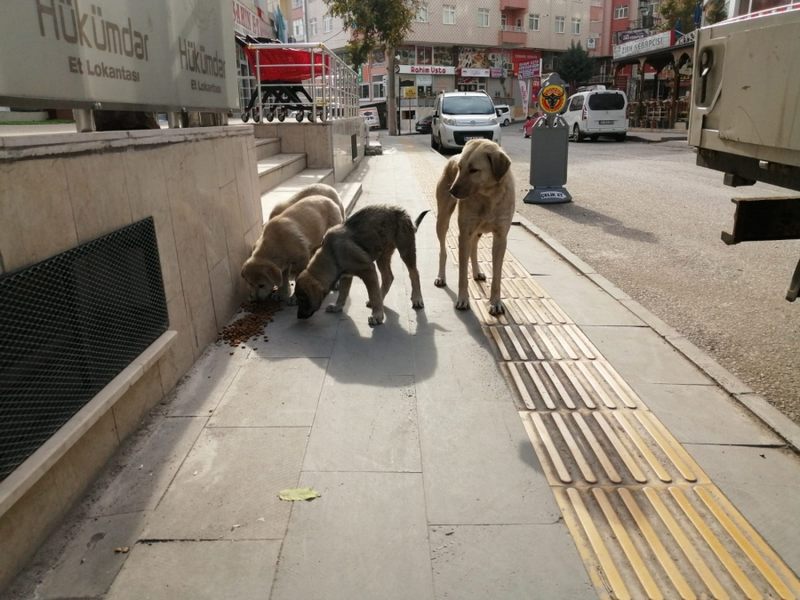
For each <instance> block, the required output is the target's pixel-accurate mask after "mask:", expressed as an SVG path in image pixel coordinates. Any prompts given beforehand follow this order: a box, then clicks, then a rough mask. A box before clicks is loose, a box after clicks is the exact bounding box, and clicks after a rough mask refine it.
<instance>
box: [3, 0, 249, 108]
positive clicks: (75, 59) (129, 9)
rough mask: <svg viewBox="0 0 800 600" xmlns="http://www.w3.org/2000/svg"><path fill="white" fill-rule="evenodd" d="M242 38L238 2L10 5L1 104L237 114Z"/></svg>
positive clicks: (107, 0)
mask: <svg viewBox="0 0 800 600" xmlns="http://www.w3.org/2000/svg"><path fill="white" fill-rule="evenodd" d="M233 31H234V29H233V15H232V11H231V5H230V1H229V0H186V1H183V2H169V3H167V2H163V1H162V0H91V2H89V1H88V0H72V1H71V2H65V1H63V0H4V1H3V2H2V3H0V39H2V40H3V54H4V56H3V63H4V64H3V69H2V71H0V104H6V105H11V106H23V105H28V106H44V107H59V106H64V107H95V108H108V109H126V108H127V109H134V108H139V109H150V110H176V109H179V108H186V109H187V110H227V109H229V108H235V107H237V106H238V94H237V65H236V46H235V42H234V39H233ZM98 103H99V106H98Z"/></svg>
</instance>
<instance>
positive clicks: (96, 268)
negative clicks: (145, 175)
mask: <svg viewBox="0 0 800 600" xmlns="http://www.w3.org/2000/svg"><path fill="white" fill-rule="evenodd" d="M168 325H169V318H168V316H167V304H166V298H165V296H164V284H163V282H162V279H161V267H160V264H159V256H158V244H157V242H156V234H155V227H154V224H153V219H152V218H148V219H144V220H142V221H139V222H137V223H134V224H133V225H130V226H128V227H125V228H123V229H120V230H118V231H115V232H114V233H111V234H109V235H106V236H104V237H102V238H99V239H96V240H94V241H91V242H88V243H86V244H82V245H81V246H78V247H77V248H73V249H72V250H68V251H67V252H64V253H62V254H59V255H57V256H54V257H52V258H49V259H47V260H45V261H42V262H40V263H37V264H35V265H33V266H31V267H27V268H25V269H22V270H20V271H16V272H14V273H9V274H7V275H2V276H0V481H2V480H3V479H5V478H6V477H7V476H8V475H9V473H11V472H12V471H13V470H14V469H15V468H16V467H17V466H19V465H20V464H21V463H22V462H23V461H24V460H25V459H26V458H27V457H28V456H30V455H31V454H33V452H35V451H36V449H37V448H39V447H40V446H41V445H42V444H43V443H44V442H45V441H47V439H48V438H50V436H51V435H53V433H55V432H56V431H57V430H58V428H59V427H61V426H62V425H63V424H64V423H66V422H67V421H68V420H69V419H70V417H72V415H74V414H75V413H76V412H78V411H79V410H80V409H81V408H82V407H83V406H84V405H85V404H86V403H87V402H89V400H91V399H92V398H93V397H94V395H95V394H96V393H97V392H98V391H100V390H101V389H102V388H103V387H104V386H105V385H106V384H107V383H108V382H109V381H111V380H112V379H113V378H114V377H115V376H116V375H118V374H119V373H120V371H122V370H123V369H124V368H125V367H127V366H128V365H129V364H130V363H131V362H132V361H133V359H134V358H136V357H137V356H138V355H139V354H141V353H142V351H143V350H145V349H146V348H147V347H148V346H149V345H150V344H151V343H152V342H153V341H154V340H155V339H156V338H158V336H159V335H161V334H162V333H163V332H164V331H166V329H167V327H168Z"/></svg>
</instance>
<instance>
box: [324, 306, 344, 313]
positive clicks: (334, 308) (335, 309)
mask: <svg viewBox="0 0 800 600" xmlns="http://www.w3.org/2000/svg"><path fill="white" fill-rule="evenodd" d="M325 312H329V313H338V312H342V307H341V306H339V305H338V304H328V306H326V307H325Z"/></svg>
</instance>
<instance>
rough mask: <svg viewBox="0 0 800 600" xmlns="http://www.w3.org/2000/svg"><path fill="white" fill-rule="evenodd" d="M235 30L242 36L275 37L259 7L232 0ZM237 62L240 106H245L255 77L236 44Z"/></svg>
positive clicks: (253, 85)
mask: <svg viewBox="0 0 800 600" xmlns="http://www.w3.org/2000/svg"><path fill="white" fill-rule="evenodd" d="M232 5H233V30H234V32H235V33H236V34H237V35H240V36H248V35H249V36H252V37H273V35H272V31H271V27H270V25H269V24H268V23H267V22H265V21H264V20H263V19H262V18H261V17H259V16H258V12H257V10H258V9H257V8H256V7H255V6H253V5H251V6H247V5H245V4H243V3H242V2H239V1H238V0H232ZM236 64H237V69H238V72H239V106H240V107H242V108H244V107H245V106H246V105H247V102H248V101H249V100H250V96H251V94H252V92H253V90H254V89H255V78H254V77H251V75H250V68H249V67H248V65H247V59H246V58H245V55H244V51H243V50H242V48H241V47H239V45H238V44H237V45H236Z"/></svg>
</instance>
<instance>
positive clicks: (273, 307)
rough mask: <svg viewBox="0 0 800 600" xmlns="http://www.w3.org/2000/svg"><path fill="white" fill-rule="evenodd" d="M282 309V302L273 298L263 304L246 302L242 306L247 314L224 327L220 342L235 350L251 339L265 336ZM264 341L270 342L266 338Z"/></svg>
mask: <svg viewBox="0 0 800 600" xmlns="http://www.w3.org/2000/svg"><path fill="white" fill-rule="evenodd" d="M280 309H281V304H280V302H278V301H276V300H273V299H271V298H270V299H267V300H265V301H263V302H245V303H244V304H242V310H243V311H244V312H245V314H244V315H243V316H241V317H239V318H238V319H236V320H235V321H234V322H233V323H231V324H230V325H226V326H225V327H223V328H222V331H221V332H220V334H219V340H220V341H222V342H225V343H226V344H228V345H229V346H231V347H232V348H235V347H236V346H238V345H240V344H242V343H243V342H246V341H247V340H249V339H251V338H254V337H256V336H261V335H263V334H264V329H265V328H266V326H267V324H268V323H269V322H270V321H272V317H273V315H274V314H275V313H276V312H278V311H279V310H280ZM263 341H265V342H266V341H268V340H267V338H266V336H265V337H264V339H263Z"/></svg>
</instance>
